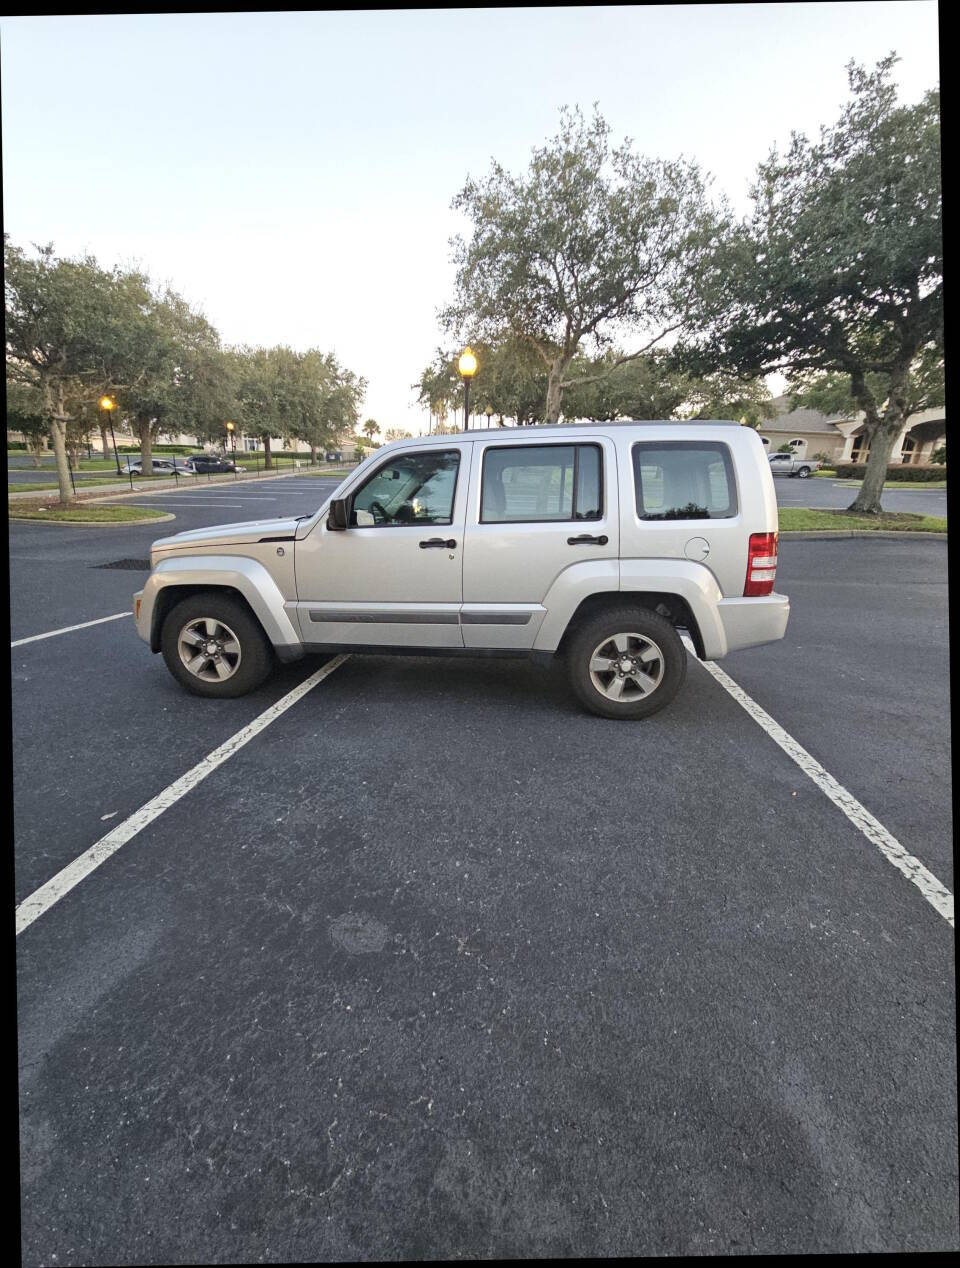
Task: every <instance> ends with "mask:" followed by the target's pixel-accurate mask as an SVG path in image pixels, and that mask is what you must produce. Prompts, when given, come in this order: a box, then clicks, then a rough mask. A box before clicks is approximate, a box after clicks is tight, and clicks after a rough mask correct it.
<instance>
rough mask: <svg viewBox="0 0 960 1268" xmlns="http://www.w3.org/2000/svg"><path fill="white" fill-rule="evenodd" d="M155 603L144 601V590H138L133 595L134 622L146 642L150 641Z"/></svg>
mask: <svg viewBox="0 0 960 1268" xmlns="http://www.w3.org/2000/svg"><path fill="white" fill-rule="evenodd" d="M152 610H153V605H152V604H148V603H145V602H144V591H143V590H138V591H137V593H136V594H135V595H134V596H133V623H134V625H135V626H136V627H137V634H138V635H139V637H140V638H142V639H143V641H144V642H145V643H149V642H150V614H151V612H152Z"/></svg>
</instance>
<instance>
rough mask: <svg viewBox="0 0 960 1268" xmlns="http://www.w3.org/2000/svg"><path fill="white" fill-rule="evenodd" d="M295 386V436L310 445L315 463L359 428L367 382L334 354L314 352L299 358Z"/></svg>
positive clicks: (293, 419) (293, 425) (291, 424)
mask: <svg viewBox="0 0 960 1268" xmlns="http://www.w3.org/2000/svg"><path fill="white" fill-rule="evenodd" d="M294 382H295V386H296V393H295V413H294V417H293V418H292V419H291V422H290V429H291V434H292V435H293V436H294V437H296V438H297V439H298V440H305V441H306V442H307V444H309V446H310V457H311V461H312V462H314V463H315V462H316V460H317V449H318V448H324V449H331V448H335V447H336V446H338V445H339V444H340V442H341V440H342V438H343V437H344V436H345V435H348V434H349V433H350V432H351V431H352V430H353V428H354V427H355V426H356V423H357V419H358V418H359V408H360V403H361V401H362V400H363V393H364V391H365V389H366V381H365V380H364V379H362V378H360V377H359V376H358V375H356V374H354V373H353V372H352V371H350V370H347V369H346V368H345V367H343V366H341V365H340V363H339V362H338V361H337V358H336V356H335V355H334V354H333V353H324V352H321V351H320V350H319V349H318V348H310V349H308V350H307V351H306V352H302V353H297V354H295V361H294Z"/></svg>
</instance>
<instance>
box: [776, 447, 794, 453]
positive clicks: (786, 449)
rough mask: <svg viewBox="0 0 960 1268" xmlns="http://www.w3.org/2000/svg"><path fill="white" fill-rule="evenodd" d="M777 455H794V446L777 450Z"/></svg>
mask: <svg viewBox="0 0 960 1268" xmlns="http://www.w3.org/2000/svg"><path fill="white" fill-rule="evenodd" d="M777 453H793V446H792V445H781V446H780V448H779V449H778V450H777Z"/></svg>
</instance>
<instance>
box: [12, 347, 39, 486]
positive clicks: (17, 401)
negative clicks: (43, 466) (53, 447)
mask: <svg viewBox="0 0 960 1268" xmlns="http://www.w3.org/2000/svg"><path fill="white" fill-rule="evenodd" d="M6 388H7V428H8V430H10V431H19V432H22V433H23V435H24V437H25V438H26V442H27V450H28V452H29V453H30V456H31V457H32V458H33V465H34V467H39V466H40V457H41V455H42V453H43V449H44V444H45V442H46V440H47V438H48V436H49V434H50V428H49V426H48V425H47V420H46V419H45V418H44V416H43V409H42V404H41V401H40V394H39V392H38V390H37V388H36V387H34V386H33V385H32V384H29V383H24V382H22V381H21V380H19V379H17V378H11V376H10V366H9V364H8V366H7V383H6Z"/></svg>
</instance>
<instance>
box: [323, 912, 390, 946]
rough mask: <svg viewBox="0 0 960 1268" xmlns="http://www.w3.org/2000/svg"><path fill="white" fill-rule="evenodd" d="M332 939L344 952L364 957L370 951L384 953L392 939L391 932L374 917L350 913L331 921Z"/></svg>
mask: <svg viewBox="0 0 960 1268" xmlns="http://www.w3.org/2000/svg"><path fill="white" fill-rule="evenodd" d="M330 937H331V938H332V939H333V941H334V942H335V943H336V944H337V946H338V947H340V948H341V949H342V950H343V951H348V952H349V953H350V954H351V955H363V954H364V953H365V952H369V951H382V950H383V948H384V947H385V946H386V944H387V939H388V938H389V937H390V930H389V929H388V928H387V927H386V925H382V924H381V923H380V921H379V920H374V918H373V917H372V916H365V915H364V914H363V913H362V912H360V913H357V912H353V911H348V912H345V913H344V914H343V915H342V916H336V917H335V918H334V919H333V920H331V921H330Z"/></svg>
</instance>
